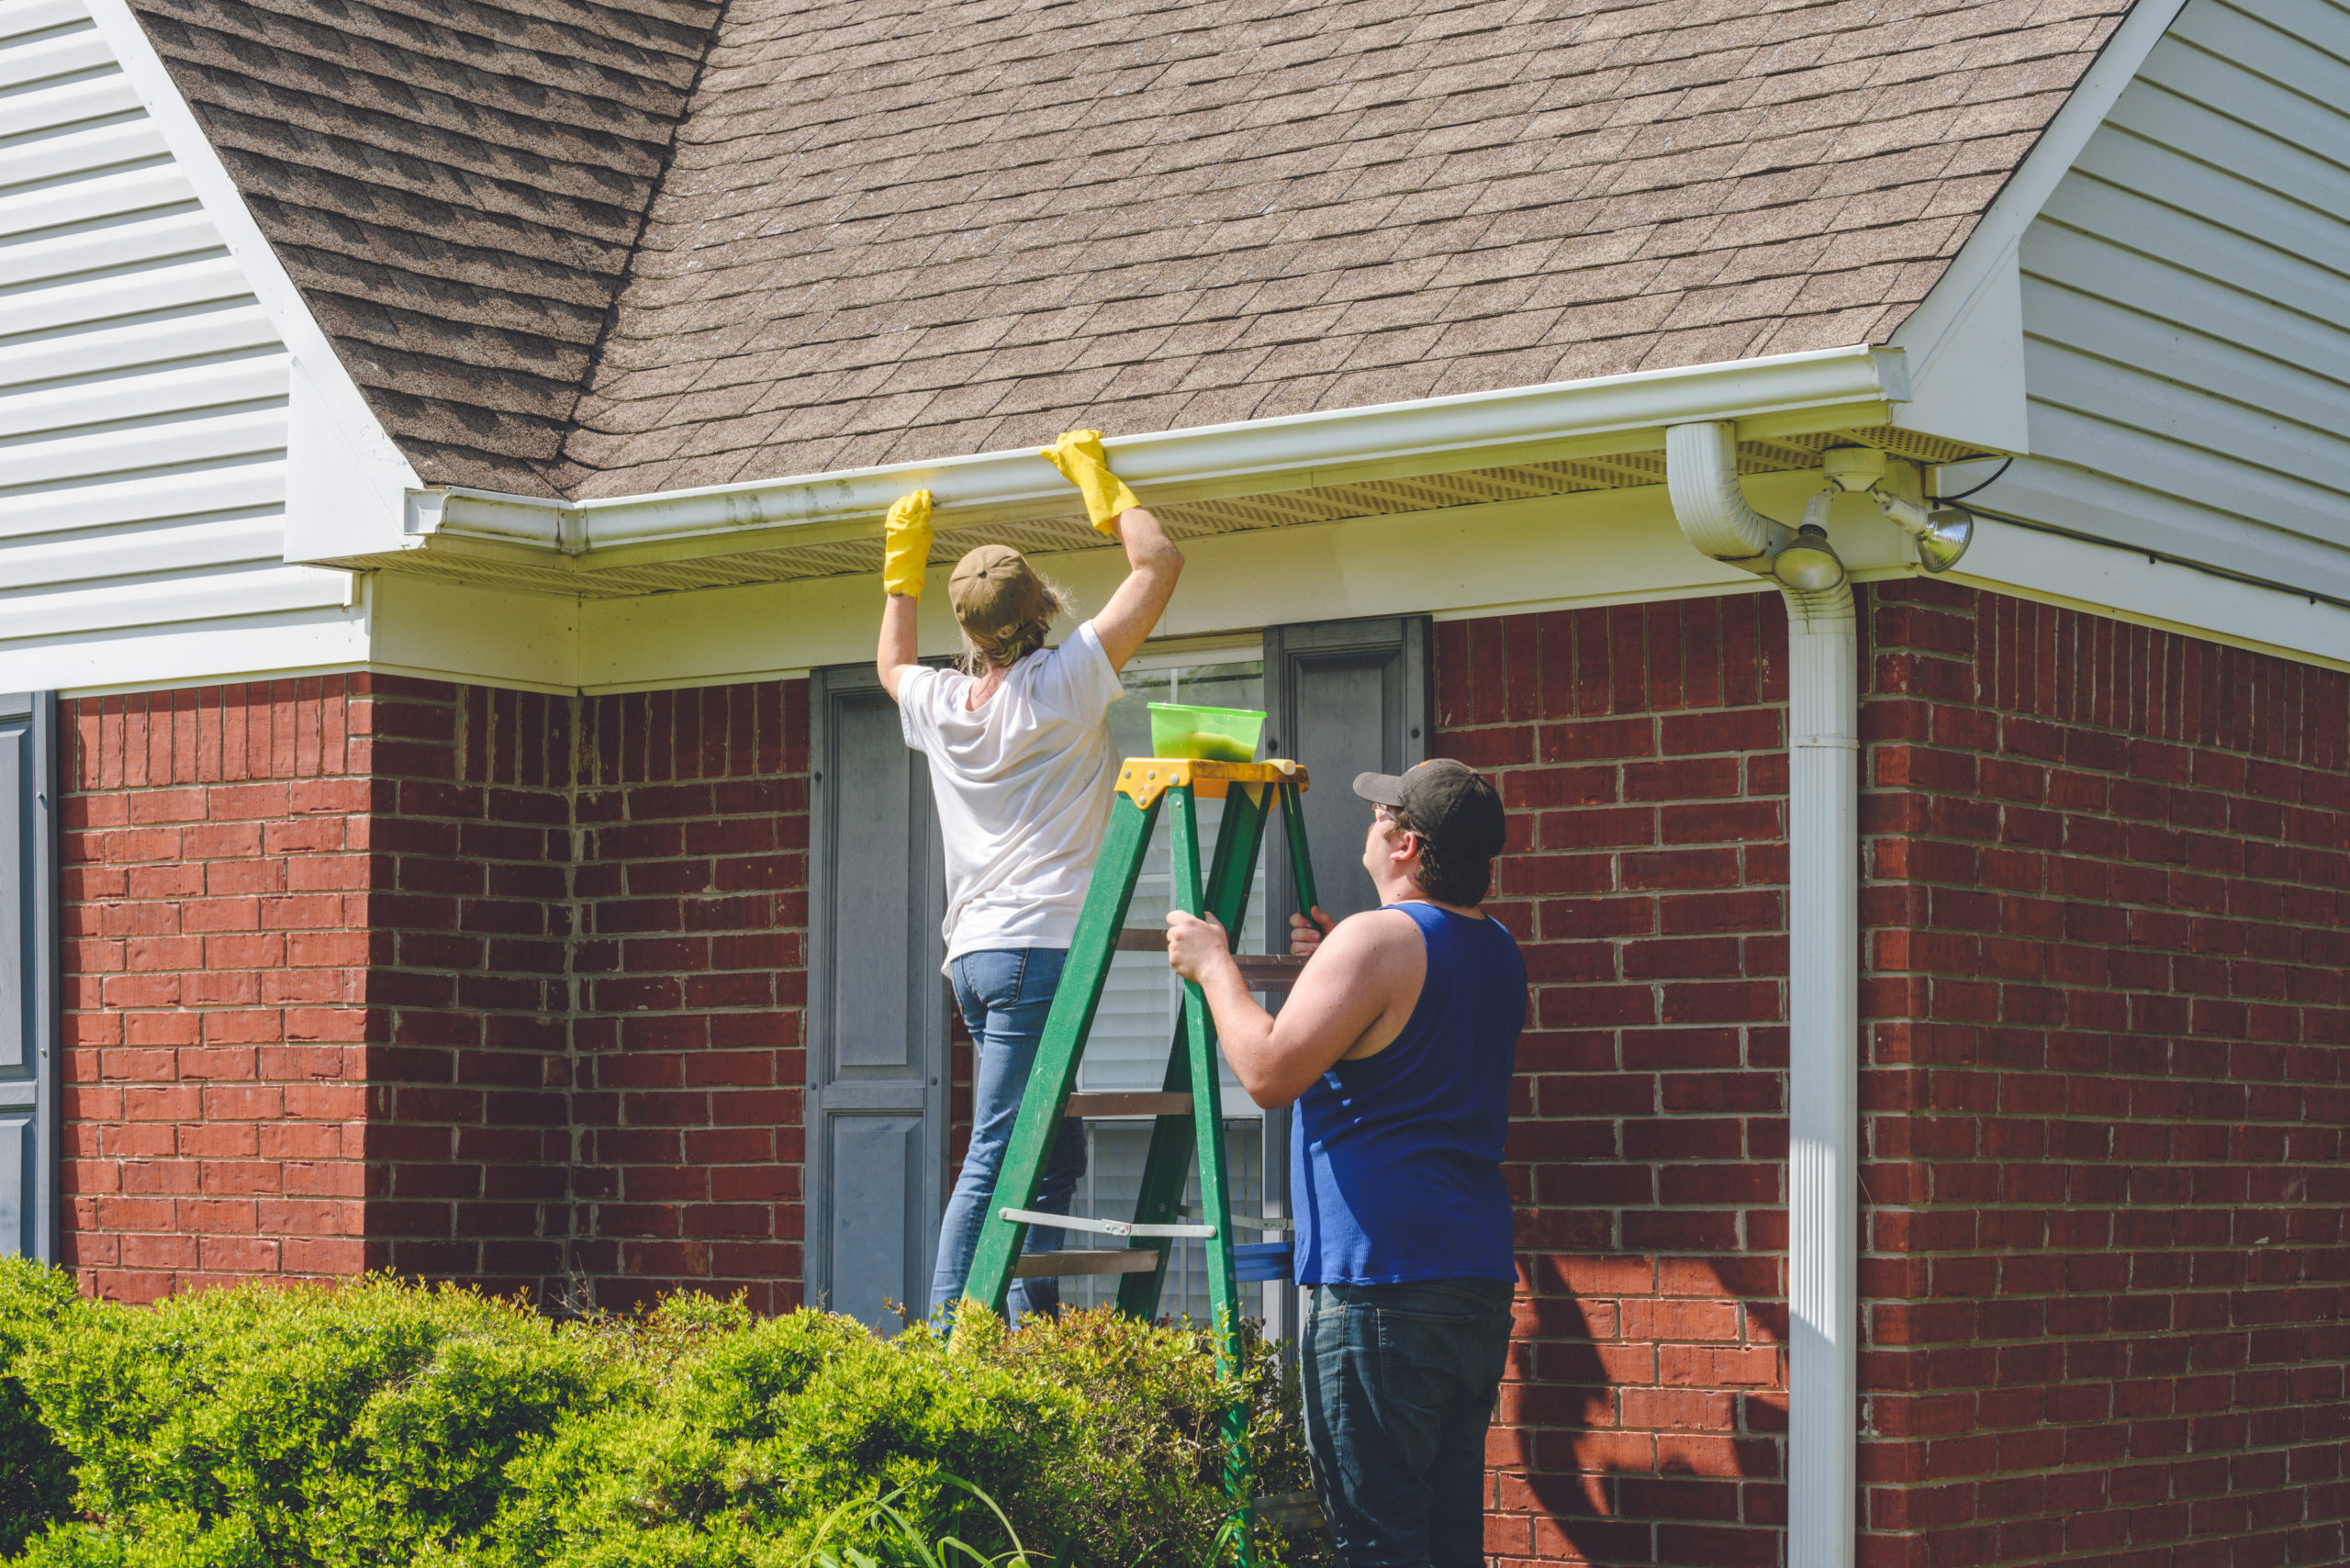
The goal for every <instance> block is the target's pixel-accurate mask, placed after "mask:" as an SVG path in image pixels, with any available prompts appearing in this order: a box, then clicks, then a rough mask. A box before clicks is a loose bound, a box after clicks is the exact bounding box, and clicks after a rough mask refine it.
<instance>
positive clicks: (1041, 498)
mask: <svg viewBox="0 0 2350 1568" xmlns="http://www.w3.org/2000/svg"><path fill="white" fill-rule="evenodd" d="M1908 396H1909V381H1908V374H1907V371H1906V369H1905V366H1904V364H1903V356H1902V354H1901V353H1900V352H1899V351H1897V350H1890V349H1884V348H1876V347H1871V346H1869V345H1867V344H1857V345H1854V346H1852V347H1849V348H1839V349H1823V350H1818V351H1815V352H1812V353H1797V354H1775V355H1771V356H1768V357H1765V358H1761V359H1751V360H1741V361H1737V362H1733V363H1729V364H1706V365H1695V366H1690V367H1687V368H1683V369H1673V370H1656V371H1641V372H1638V373H1636V374H1633V375H1610V376H1599V377H1595V378H1593V379H1590V380H1585V381H1572V382H1561V383H1556V384H1552V385H1549V386H1527V387H1514V388H1510V389H1508V390H1505V391H1499V392H1474V393H1465V394H1461V395H1459V396H1455V397H1449V398H1423V399H1419V400H1416V401H1414V402H1407V403H1389V404H1382V405H1376V406H1373V407H1370V408H1362V409H1335V410H1331V411H1328V412H1323V413H1311V414H1292V415H1286V416H1283V417H1281V418H1279V419H1271V420H1248V421H1244V422H1240V423H1235V424H1223V425H1207V426H1203V427H1201V428H1199V429H1196V430H1183V431H1158V432H1156V433H1152V434H1147V435H1128V436H1116V437H1112V438H1111V439H1109V440H1108V441H1107V442H1104V445H1105V446H1106V447H1108V449H1109V450H1110V452H1111V453H1112V454H1113V456H1114V459H1115V466H1116V468H1117V471H1118V474H1119V476H1120V477H1122V478H1124V479H1125V480H1126V481H1127V482H1128V483H1130V484H1132V485H1133V486H1134V487H1135V488H1136V491H1137V492H1138V493H1140V494H1141V495H1142V496H1144V497H1145V498H1146V499H1149V500H1154V501H1158V502H1160V503H1162V504H1168V503H1173V502H1177V501H1185V500H1201V499H1206V498H1211V497H1214V496H1222V495H1237V494H1244V493H1252V492H1253V493H1260V494H1261V493H1265V492H1268V491H1273V490H1283V489H1301V488H1304V487H1311V486H1316V485H1331V484H1346V483H1360V482H1362V481H1365V480H1370V479H1376V478H1393V477H1402V476H1416V475H1423V474H1431V473H1437V472H1441V471H1443V470H1446V469H1457V468H1462V467H1472V466H1486V465H1495V464H1502V463H1513V462H1533V461H1541V460H1545V459H1555V458H1560V457H1566V456H1572V455H1577V454H1582V455H1596V454H1600V453H1603V452H1606V451H1608V450H1636V449H1639V448H1641V447H1643V446H1644V445H1646V444H1649V443H1650V442H1651V439H1652V441H1653V444H1655V445H1656V446H1659V447H1661V446H1662V444H1663V431H1664V427H1666V426H1667V425H1673V424H1679V423H1683V422H1685V421H1688V420H1767V419H1769V418H1771V417H1772V416H1788V415H1796V414H1800V413H1802V412H1804V411H1806V410H1812V409H1850V410H1853V412H1854V420H1853V422H1875V419H1876V417H1881V410H1882V409H1885V408H1886V406H1888V405H1890V404H1893V403H1897V402H1899V401H1901V400H1902V399H1904V398H1908ZM1870 409H1875V410H1879V411H1880V414H1879V415H1878V416H1876V417H1872V416H1871V415H1870V414H1869V413H1868V410H1870ZM923 487H927V488H928V489H929V490H930V491H931V494H932V497H933V499H934V504H935V506H936V508H937V513H938V515H939V516H940V517H941V519H942V520H943V521H951V522H952V523H954V524H955V525H957V526H968V525H969V524H973V523H979V522H984V521H990V520H995V519H1003V518H1011V517H1015V516H1020V515H1029V516H1035V515H1038V514H1042V513H1048V512H1051V511H1054V510H1070V509H1071V508H1072V506H1073V504H1074V499H1075V497H1074V493H1073V492H1072V491H1071V489H1070V487H1069V484H1068V482H1067V481H1065V480H1064V479H1062V478H1061V476H1059V475H1058V474H1057V473H1056V472H1055V471H1054V469H1053V468H1052V466H1051V465H1048V464H1046V462H1044V461H1043V460H1042V459H1041V458H1040V457H1038V456H1037V454H1036V451H1035V448H1033V447H1022V448H1019V449H1016V450H1013V451H1009V452H990V453H983V454H979V455H977V456H968V457H950V458H943V459H938V460H935V461H930V462H915V463H900V464H891V465H887V466H883V467H873V468H852V469H843V470H840V471H838V472H834V473H829V474H816V475H809V476H800V477H795V478H785V479H771V480H758V481H752V482H748V483H742V484H732V485H719V486H712V487H708V488H704V489H693V490H673V491H667V492H664V493H660V494H655V495H645V496H628V497H620V498H611V499H606V500H590V501H582V502H578V503H576V504H566V503H561V502H556V501H552V500H539V499H534V498H531V497H527V496H515V495H505V494H499V493H496V492H492V491H483V490H468V489H463V488H456V487H448V488H436V489H433V490H430V491H425V492H421V493H420V494H418V495H415V496H412V497H410V498H409V502H408V528H409V530H410V531H411V533H412V535H413V536H416V537H420V538H432V537H443V538H448V539H450V540H452V541H453V542H454V541H458V540H464V541H471V542H478V543H482V544H487V545H490V546H493V547H513V546H516V545H522V546H535V547H537V548H538V549H541V550H553V551H557V552H560V553H561V554H565V555H570V556H573V557H575V558H576V562H577V565H578V566H579V568H580V569H582V570H588V571H592V570H594V569H595V568H596V567H597V566H599V565H601V564H610V565H620V564H622V563H623V562H625V563H627V564H638V563H641V562H643V561H645V560H650V559H660V558H664V557H665V556H666V557H668V558H677V557H681V556H686V555H692V554H718V553H725V552H730V551H733V550H741V549H753V548H757V549H772V548H776V547H778V546H779V545H785V544H791V543H821V542H823V541H825V540H827V539H830V538H834V537H839V538H857V537H869V536H870V535H872V534H873V533H874V532H878V529H879V528H880V525H881V521H882V517H883V514H884V513H886V512H887V511H888V510H889V507H890V502H892V501H894V500H896V499H897V498H899V497H900V496H902V495H904V494H905V493H906V492H907V491H909V490H912V489H916V488H923Z"/></svg>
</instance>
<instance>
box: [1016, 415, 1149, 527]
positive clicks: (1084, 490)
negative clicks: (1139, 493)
mask: <svg viewBox="0 0 2350 1568" xmlns="http://www.w3.org/2000/svg"><path fill="white" fill-rule="evenodd" d="M1036 455H1038V456H1039V457H1042V458H1043V459H1044V460H1045V461H1046V462H1047V463H1049V464H1051V465H1053V466H1054V467H1056V468H1057V469H1059V470H1060V471H1061V473H1062V475H1063V476H1066V477H1067V478H1068V480H1069V483H1070V484H1072V485H1075V486H1076V487H1077V489H1078V493H1079V494H1080V495H1081V496H1083V497H1084V498H1085V515H1086V516H1088V517H1090V518H1091V519H1092V520H1093V526H1094V527H1095V528H1096V529H1098V530H1100V531H1101V532H1103V533H1106V534H1109V535H1110V536H1111V537H1112V538H1113V539H1114V538H1116V537H1117V531H1116V530H1115V529H1113V528H1112V527H1111V526H1110V525H1111V523H1112V522H1113V521H1115V520H1116V518H1117V515H1118V514H1119V513H1120V512H1122V511H1125V510H1126V509H1128V508H1129V507H1138V506H1140V505H1142V503H1141V502H1140V501H1138V500H1136V499H1135V493H1134V492H1133V491H1132V490H1129V489H1127V488H1126V482H1125V480H1124V479H1121V478H1119V477H1118V476H1116V475H1115V474H1113V473H1111V472H1110V459H1109V457H1108V456H1107V455H1106V454H1104V453H1103V452H1102V432H1101V431H1068V432H1067V433H1066V434H1064V435H1063V436H1062V437H1061V438H1060V440H1058V441H1057V442H1053V444H1052V445H1050V446H1047V447H1043V448H1041V449H1039V450H1038V452H1037V454H1036Z"/></svg>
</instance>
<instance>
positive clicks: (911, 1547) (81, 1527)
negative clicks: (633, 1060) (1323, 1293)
mask: <svg viewBox="0 0 2350 1568" xmlns="http://www.w3.org/2000/svg"><path fill="white" fill-rule="evenodd" d="M11 1324H22V1325H31V1327H28V1328H24V1329H21V1330H19V1331H16V1333H15V1338H8V1337H7V1336H8V1335H9V1334H10V1333H11V1330H10V1328H9V1327H8V1326H9V1325H11ZM11 1347H16V1349H13V1350H12V1349H11ZM0 1351H6V1352H8V1353H9V1354H10V1355H11V1356H12V1357H13V1361H0V1372H7V1371H10V1370H11V1369H13V1373H14V1376H15V1377H16V1378H17V1379H19V1380H21V1388H19V1389H18V1401H19V1403H18V1406H17V1408H18V1409H19V1410H20V1411H21V1412H23V1413H24V1414H25V1416H26V1417H28V1420H27V1422H26V1424H25V1431H26V1432H27V1433H28V1438H27V1441H28V1442H33V1443H35V1444H36V1448H34V1449H30V1450H28V1451H31V1452H36V1453H37V1454H38V1453H46V1454H48V1455H49V1456H50V1458H49V1461H48V1462H49V1466H50V1468H49V1469H48V1470H47V1471H46V1472H43V1473H44V1474H46V1475H47V1476H48V1477H49V1480H48V1482H47V1483H46V1485H47V1487H48V1489H47V1490H46V1491H44V1492H42V1493H41V1494H40V1495H39V1500H38V1501H37V1502H36V1503H34V1504H31V1505H28V1506H26V1507H25V1509H24V1511H23V1512H22V1514H21V1518H20V1522H19V1523H18V1525H17V1529H16V1531H15V1535H14V1537H13V1538H12V1539H11V1540H10V1541H9V1546H10V1548H11V1549H12V1550H13V1549H16V1548H17V1545H18V1543H19V1542H21V1543H22V1553H23V1554H22V1555H21V1557H18V1558H17V1559H16V1562H17V1564H18V1568H360V1565H362V1564H367V1565H376V1564H401V1565H403V1568H405V1565H409V1564H416V1565H442V1568H554V1565H561V1568H575V1565H576V1568H856V1565H858V1564H889V1565H890V1568H901V1565H915V1564H923V1563H930V1562H936V1563H939V1564H941V1565H942V1568H943V1565H944V1564H945V1563H946V1562H954V1563H956V1564H957V1565H958V1568H976V1565H977V1564H979V1563H981V1562H990V1563H997V1564H1003V1563H1010V1562H1014V1561H1023V1562H1024V1561H1027V1560H1026V1559H1024V1558H1021V1557H1020V1556H1019V1552H1018V1550H1017V1549H1018V1548H1020V1547H1023V1546H1024V1547H1025V1548H1027V1549H1028V1550H1029V1551H1032V1552H1034V1553H1035V1558H1034V1563H1033V1568H1048V1565H1051V1564H1053V1563H1055V1562H1061V1563H1064V1564H1067V1563H1082V1564H1090V1565H1093V1568H1126V1565H1129V1564H1150V1565H1152V1568H1158V1565H1159V1564H1167V1565H1169V1568H1174V1565H1178V1564H1181V1565H1184V1568H1193V1565H1201V1568H1203V1565H1205V1564H1208V1563H1211V1562H1221V1561H1225V1560H1226V1559H1227V1558H1228V1556H1229V1552H1228V1551H1227V1550H1226V1549H1227V1547H1228V1545H1229V1540H1228V1535H1229V1531H1228V1529H1227V1525H1226V1521H1227V1520H1228V1518H1229V1508H1228V1505H1227V1503H1226V1502H1225V1496H1224V1492H1223V1486H1222V1472H1223V1447H1222V1439H1221V1430H1222V1423H1223V1422H1224V1420H1225V1418H1226V1417H1227V1416H1228V1415H1235V1414H1241V1413H1245V1415H1246V1418H1247V1419H1248V1423H1249V1428H1250V1432H1251V1440H1252V1444H1253V1446H1254V1447H1255V1449H1256V1450H1257V1452H1258V1454H1259V1466H1260V1470H1261V1472H1262V1473H1261V1476H1260V1482H1259V1484H1260V1489H1271V1490H1296V1489H1299V1488H1300V1487H1302V1486H1303V1485H1304V1480H1303V1476H1304V1462H1303V1450H1302V1447H1301V1446H1300V1444H1299V1442H1298V1440H1297V1438H1296V1421H1295V1418H1294V1391H1293V1390H1291V1389H1287V1388H1286V1387H1285V1385H1284V1383H1283V1382H1282V1378H1281V1368H1280V1361H1279V1357H1278V1355H1277V1354H1276V1353H1275V1351H1274V1350H1273V1349H1272V1348H1270V1347H1264V1346H1253V1347H1252V1349H1251V1351H1250V1357H1249V1365H1248V1376H1247V1378H1246V1379H1245V1380H1244V1383H1243V1385H1242V1386H1241V1388H1240V1389H1238V1390H1237V1391H1236V1390H1235V1389H1234V1388H1233V1386H1232V1385H1230V1384H1227V1383H1223V1382H1221V1381H1219V1380H1218V1379H1217V1378H1216V1376H1215V1372H1214V1357H1213V1354H1212V1346H1211V1344H1210V1341H1209V1339H1208V1338H1207V1336H1205V1335H1203V1334H1202V1333H1200V1332H1199V1331H1197V1330H1195V1329H1192V1328H1190V1327H1173V1328H1165V1327H1149V1326H1147V1325H1144V1324H1140V1323H1136V1322H1133V1321H1132V1320H1129V1319H1124V1318H1119V1317H1117V1316H1114V1315H1113V1314H1111V1313H1109V1312H1107V1311H1106V1310H1105V1311H1101V1312H1093V1313H1071V1314H1069V1315H1068V1316H1066V1317H1064V1318H1063V1319H1062V1320H1061V1321H1060V1322H1058V1323H1057V1324H1046V1325H1041V1326H1036V1327H1027V1328H1024V1329H1023V1330H1022V1331H1021V1332H1020V1333H1017V1334H1013V1333H1008V1332H1007V1331H1006V1330H1005V1329H1004V1328H1003V1327H1002V1325H1001V1324H1000V1323H998V1322H996V1321H995V1320H994V1319H992V1318H989V1317H986V1316H984V1315H978V1314H975V1315H973V1316H971V1317H970V1319H969V1320H968V1323H967V1324H966V1326H965V1327H963V1328H962V1329H961V1330H959V1331H958V1340H957V1344H956V1345H955V1346H954V1348H953V1349H952V1350H950V1349H949V1348H948V1347H947V1346H946V1343H945V1342H944V1341H943V1340H942V1339H941V1338H939V1337H938V1336H937V1334H936V1333H934V1331H933V1330H931V1329H929V1328H927V1327H914V1328H912V1329H910V1330H908V1331H907V1332H906V1333H904V1334H901V1335H900V1336H898V1337H897V1338H894V1339H890V1340H883V1339H878V1338H875V1337H874V1336H873V1335H872V1334H870V1333H868V1332H867V1330H866V1329H865V1328H864V1327H863V1326H861V1325H860V1324H858V1323H856V1321H855V1320H853V1319H850V1318H846V1317H839V1316H832V1315H829V1314H825V1313H819V1312H801V1313H795V1314H792V1315H791V1316H786V1317H779V1318H773V1319H768V1320H766V1321H757V1320H754V1319H753V1318H752V1316H751V1315H750V1314H749V1313H748V1311H746V1310H745V1309H744V1306H743V1305H741V1304H740V1303H739V1302H735V1303H723V1302H713V1301H711V1300H709V1299H708V1298H705V1297H699V1296H679V1297H676V1298H673V1299H672V1300H671V1301H669V1302H668V1303H666V1304H665V1305H663V1306H662V1307H660V1308H659V1309H657V1310H656V1311H655V1312H652V1313H650V1314H646V1315H643V1316H625V1317H622V1316H599V1317H594V1318H590V1319H587V1320H584V1321H575V1322H571V1323H566V1324H564V1325H561V1326H557V1325H554V1324H551V1323H549V1322H547V1321H546V1320H544V1319H543V1318H541V1317H539V1316H535V1315H534V1314H532V1313H531V1312H529V1311H528V1310H526V1309H524V1308H522V1307H521V1306H520V1305H514V1304H507V1303H498V1302H493V1301H487V1300H485V1299H483V1298H481V1297H480V1296H478V1295H476V1294H470V1293H467V1292H464V1291H459V1290H455V1289H451V1288H445V1287H444V1288H441V1289H423V1288H420V1287H415V1286H408V1285H402V1284H398V1283H397V1282H392V1281H389V1280H369V1281H367V1282H362V1283H358V1284H354V1285H352V1286H350V1287H348V1288H343V1289H340V1290H332V1289H325V1288H319V1287H293V1288H270V1287H263V1286H252V1287H244V1288H241V1289H237V1290H229V1291H222V1292H218V1293H214V1294H203V1295H196V1296H188V1297H182V1298H179V1299H177V1300H174V1301H171V1302H167V1303H165V1304H163V1305H160V1306H158V1307H155V1308H153V1309H151V1310H143V1309H131V1308H125V1307H117V1306H111V1305H101V1306H95V1307H92V1306H84V1305H81V1304H80V1303H79V1302H78V1301H77V1300H75V1298H74V1297H73V1293H72V1291H71V1288H70V1285H68V1284H66V1282H64V1279H63V1276H62V1275H50V1274H44V1273H42V1272H40V1271H28V1270H24V1269H18V1270H17V1271H14V1272H9V1273H0ZM10 1386H15V1385H14V1384H9V1383H0V1391H5V1389H6V1388H7V1387H10ZM25 1394H29V1395H30V1397H31V1402H32V1403H31V1405H30V1406H26V1405H25V1404H24V1403H23V1396H24V1395H25ZM36 1413H37V1416H38V1421H37V1422H34V1421H31V1420H30V1419H29V1417H31V1416H33V1415H34V1414H36ZM52 1438H53V1439H55V1440H54V1442H51V1441H50V1439H52ZM43 1442H47V1443H50V1447H48V1448H47V1449H39V1448H38V1447H37V1445H38V1443H43ZM60 1445H62V1451H63V1456H65V1457H70V1460H71V1462H72V1465H73V1473H74V1474H73V1479H74V1480H75V1481H76V1482H77V1483H78V1490H77V1491H75V1492H74V1494H73V1496H72V1499H71V1503H70V1504H69V1503H68V1501H67V1498H66V1495H65V1487H64V1484H63V1481H62V1464H61V1463H60V1462H59V1461H60V1457H61V1456H60V1451H59V1450H60ZM10 1473H11V1475H12V1476H13V1475H14V1474H15V1470H14V1468H13V1467H12V1470H11V1472H10ZM29 1473H31V1472H29V1471H28V1474H29ZM69 1512H78V1514H79V1515H80V1516H81V1517H80V1518H77V1519H73V1520H71V1521H70V1522H68V1521H65V1520H64V1516H65V1515H66V1514H68V1513H69ZM33 1532H39V1533H33ZM28 1536H29V1539H27V1538H28ZM1259 1544H1260V1551H1259V1557H1260V1560H1261V1561H1264V1562H1268V1563H1274V1562H1283V1561H1284V1558H1283V1556H1282V1543H1281V1541H1280V1540H1278V1539H1277V1538H1275V1537H1273V1536H1271V1535H1270V1533H1263V1534H1260V1536H1259ZM0 1556H6V1552H5V1551H0ZM1287 1561H1290V1562H1296V1561H1298V1559H1297V1558H1295V1557H1294V1556H1292V1557H1291V1558H1289V1559H1287Z"/></svg>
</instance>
